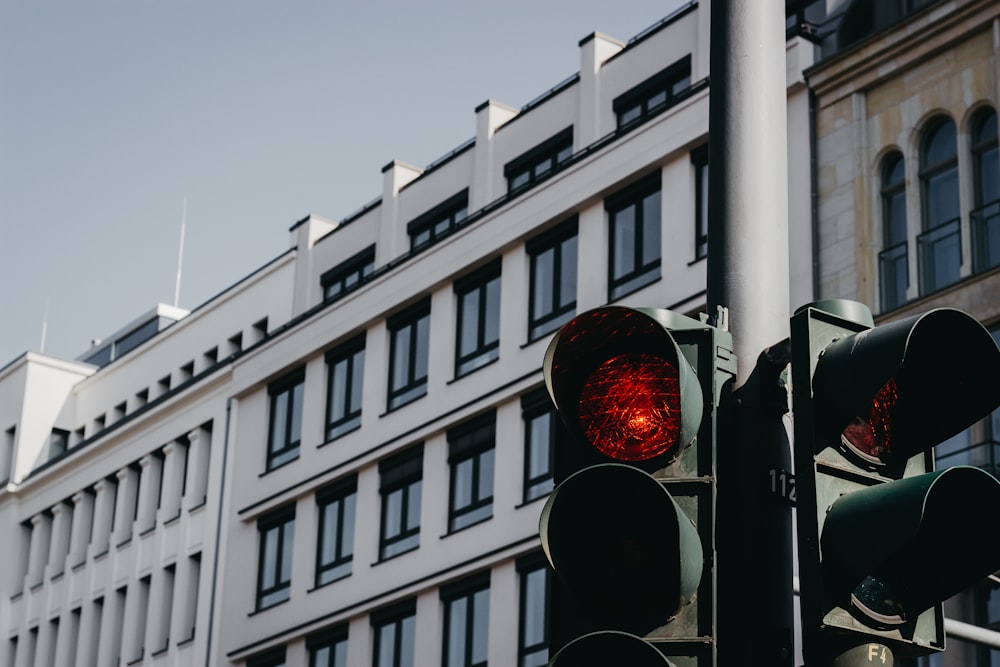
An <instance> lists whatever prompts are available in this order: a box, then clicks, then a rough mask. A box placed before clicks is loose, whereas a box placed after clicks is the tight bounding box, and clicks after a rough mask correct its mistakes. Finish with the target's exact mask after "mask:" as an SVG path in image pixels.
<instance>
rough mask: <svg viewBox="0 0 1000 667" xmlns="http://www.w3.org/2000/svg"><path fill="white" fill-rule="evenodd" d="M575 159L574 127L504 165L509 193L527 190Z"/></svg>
mask: <svg viewBox="0 0 1000 667" xmlns="http://www.w3.org/2000/svg"><path fill="white" fill-rule="evenodd" d="M571 157H573V126H572V125H571V126H570V127H567V128H566V129H565V130H563V131H561V132H559V133H558V134H556V135H555V136H553V137H551V138H549V139H546V140H545V141H543V142H542V143H540V144H539V145H537V146H535V147H534V148H532V149H531V150H529V151H528V152H526V153H524V154H523V155H519V156H518V157H516V158H514V159H513V160H511V161H510V162H508V163H507V164H505V165H504V168H503V175H504V177H506V179H507V192H509V193H515V192H520V191H521V190H525V189H527V188H529V187H531V186H532V185H534V184H535V183H538V182H540V181H542V180H544V179H545V178H547V177H549V176H551V175H552V174H554V173H555V172H557V171H559V169H561V168H562V167H563V165H565V164H566V162H567V161H568V160H569V159H570V158H571Z"/></svg>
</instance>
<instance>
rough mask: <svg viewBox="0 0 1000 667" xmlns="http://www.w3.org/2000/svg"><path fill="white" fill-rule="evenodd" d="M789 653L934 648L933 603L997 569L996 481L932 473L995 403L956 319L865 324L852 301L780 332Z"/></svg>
mask: <svg viewBox="0 0 1000 667" xmlns="http://www.w3.org/2000/svg"><path fill="white" fill-rule="evenodd" d="M791 344H792V381H793V383H792V389H793V391H792V396H793V415H794V424H795V427H794V428H795V431H794V433H795V447H794V450H795V469H796V470H795V472H796V485H797V492H798V511H797V515H798V516H797V527H798V538H799V547H798V550H799V580H800V598H801V608H802V633H803V652H804V657H805V660H806V663H807V664H826V663H828V662H829V661H830V660H833V659H834V658H836V657H838V656H841V655H844V654H847V653H848V652H849V651H851V650H852V649H855V648H856V647H858V646H860V645H862V644H866V643H873V642H874V643H878V644H882V645H883V646H885V647H888V648H889V649H891V651H892V652H893V653H894V654H895V655H896V656H897V657H902V656H916V655H925V654H928V653H932V652H935V651H941V650H944V616H943V612H942V606H941V603H942V602H943V601H944V600H945V599H946V598H948V597H950V596H952V595H954V594H956V593H958V592H960V591H961V590H963V589H965V588H967V587H968V586H970V585H972V584H974V583H976V582H977V581H979V580H980V579H982V578H984V577H985V576H987V575H989V574H991V573H992V572H994V571H995V570H996V569H998V568H1000V534H997V532H996V531H995V530H993V529H992V528H991V527H990V526H987V525H984V524H983V522H982V520H981V517H983V516H996V513H997V512H998V511H1000V482H998V481H997V480H996V479H995V478H994V477H993V476H992V475H990V474H989V473H987V472H985V471H983V470H981V469H978V468H972V467H968V466H958V467H954V468H947V469H944V470H940V471H936V472H935V471H934V454H933V448H934V446H935V445H937V444H939V443H941V442H943V441H945V440H947V439H948V438H949V437H952V436H954V435H956V434H958V433H960V432H962V431H963V430H964V429H966V428H968V427H969V426H971V425H972V424H974V423H975V422H976V421H978V420H979V419H981V418H983V417H985V416H986V415H988V414H989V412H990V411H991V410H993V409H995V408H996V407H997V406H998V405H1000V384H998V383H997V378H998V377H1000V350H998V348H997V345H996V343H995V342H994V341H993V338H992V337H991V336H990V334H989V332H988V331H987V330H986V329H985V328H984V327H983V326H982V325H981V324H980V323H979V322H977V321H976V320H975V319H973V318H972V317H970V316H969V315H967V314H965V313H963V312H961V311H958V310H952V309H937V310H933V311H930V312H927V313H924V314H921V315H916V316H913V317H909V318H906V319H903V320H899V321H896V322H892V323H889V324H885V325H880V326H877V327H876V326H874V323H873V321H872V318H871V313H870V311H868V309H867V308H866V307H865V306H863V305H862V304H859V303H856V302H852V301H839V300H835V301H826V302H819V303H816V304H811V305H810V306H807V307H804V308H802V309H800V310H799V311H798V312H797V313H796V314H795V315H794V316H793V317H792V322H791Z"/></svg>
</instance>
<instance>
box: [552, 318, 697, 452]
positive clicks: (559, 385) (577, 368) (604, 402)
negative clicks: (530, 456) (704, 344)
mask: <svg viewBox="0 0 1000 667" xmlns="http://www.w3.org/2000/svg"><path fill="white" fill-rule="evenodd" d="M660 312H664V311H646V310H639V309H632V308H623V307H616V306H612V307H607V308H598V309H595V310H591V311H588V312H586V313H583V314H581V315H579V316H578V317H576V318H575V319H573V320H572V321H570V322H569V323H568V324H567V325H566V326H565V327H563V329H561V330H560V331H559V333H558V334H557V335H556V337H555V338H554V339H553V340H552V343H551V344H550V345H549V349H548V350H547V351H546V355H545V378H546V384H547V385H548V388H549V393H550V394H551V396H552V399H553V401H554V402H555V404H556V407H557V408H558V409H559V412H560V414H561V415H562V417H563V420H564V421H565V422H566V424H567V426H568V427H569V428H570V430H571V431H572V432H573V433H574V434H575V435H577V436H579V437H582V438H583V439H585V440H586V442H588V443H590V445H591V446H593V447H594V448H595V449H596V450H597V451H599V452H600V453H601V454H603V455H604V456H606V457H607V458H609V459H611V460H615V461H621V462H625V463H637V462H643V461H651V460H653V459H657V460H660V459H662V460H663V461H664V462H669V461H670V460H673V459H674V458H676V456H677V455H678V454H679V453H680V451H682V450H683V449H684V447H686V446H687V445H689V444H690V443H691V441H692V440H693V439H694V436H695V434H696V433H697V430H698V427H699V426H700V424H701V417H702V402H703V400H702V395H701V387H700V385H699V384H698V381H697V378H696V376H695V373H694V370H693V369H692V368H691V366H690V364H688V362H687V360H686V359H685V358H684V356H683V355H682V354H681V352H680V350H679V348H678V346H677V344H676V342H675V341H674V339H673V337H672V336H671V335H670V333H669V332H668V331H667V330H666V329H665V327H664V324H663V323H662V322H661V321H659V320H658V319H657V318H656V315H657V314H658V313H660Z"/></svg>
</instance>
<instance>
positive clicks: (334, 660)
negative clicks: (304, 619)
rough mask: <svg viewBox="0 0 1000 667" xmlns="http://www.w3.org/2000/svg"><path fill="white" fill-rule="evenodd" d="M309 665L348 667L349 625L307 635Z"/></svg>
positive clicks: (312, 666)
mask: <svg viewBox="0 0 1000 667" xmlns="http://www.w3.org/2000/svg"><path fill="white" fill-rule="evenodd" d="M306 648H307V649H308V651H309V667H347V626H346V625H342V626H339V627H336V628H333V629H332V630H326V631H324V632H321V633H319V634H316V635H312V636H309V637H306Z"/></svg>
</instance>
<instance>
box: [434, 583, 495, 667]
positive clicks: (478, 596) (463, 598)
mask: <svg viewBox="0 0 1000 667" xmlns="http://www.w3.org/2000/svg"><path fill="white" fill-rule="evenodd" d="M489 584H490V580H489V572H487V573H486V574H485V575H481V576H478V577H476V578H475V579H473V580H470V581H463V582H460V583H459V584H457V585H454V586H451V587H448V588H445V589H442V590H441V600H442V601H443V602H444V665H445V667H485V665H486V653H487V639H488V637H489V632H488V630H489V621H490V589H489Z"/></svg>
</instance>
